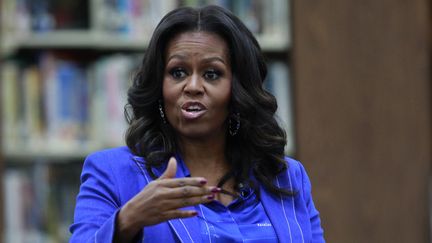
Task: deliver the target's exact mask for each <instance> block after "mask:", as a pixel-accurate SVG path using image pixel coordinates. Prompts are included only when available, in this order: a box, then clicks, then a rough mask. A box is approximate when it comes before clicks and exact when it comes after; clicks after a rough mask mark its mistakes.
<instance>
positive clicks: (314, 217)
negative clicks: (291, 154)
mask: <svg viewBox="0 0 432 243" xmlns="http://www.w3.org/2000/svg"><path fill="white" fill-rule="evenodd" d="M299 165H300V170H301V174H302V183H303V197H304V200H305V202H306V206H307V210H308V212H309V218H310V223H311V231H312V242H313V243H321V242H325V240H324V231H323V229H322V227H321V220H320V216H319V212H318V210H317V209H316V208H315V205H314V202H313V200H312V185H311V182H310V180H309V177H308V175H307V173H306V170H305V168H304V167H303V165H302V164H301V163H299Z"/></svg>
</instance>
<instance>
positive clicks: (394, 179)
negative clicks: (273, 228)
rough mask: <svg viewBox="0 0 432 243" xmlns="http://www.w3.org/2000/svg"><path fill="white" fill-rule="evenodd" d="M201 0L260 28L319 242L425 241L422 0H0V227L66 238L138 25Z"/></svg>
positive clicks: (431, 145)
mask: <svg viewBox="0 0 432 243" xmlns="http://www.w3.org/2000/svg"><path fill="white" fill-rule="evenodd" d="M205 4H218V5H221V6H223V7H225V8H228V9H230V10H231V11H232V12H234V13H235V14H236V15H237V16H238V17H240V18H241V19H242V20H243V21H244V23H245V24H246V25H247V26H248V28H249V29H250V30H251V31H252V32H253V33H254V34H255V36H256V37H257V39H258V41H259V42H260V44H261V47H262V49H263V52H264V54H265V57H266V59H267V63H268V65H269V76H268V78H267V80H266V82H265V88H266V89H268V90H269V91H270V92H272V93H273V94H274V95H275V96H276V98H277V100H278V104H279V108H278V111H277V116H278V119H279V121H280V123H281V125H282V126H284V128H285V129H286V131H287V134H288V144H287V146H286V154H287V155H290V156H293V157H295V158H297V159H299V160H301V161H302V162H303V164H304V165H305V167H306V169H307V171H308V173H309V176H310V178H311V181H312V185H313V195H314V200H315V204H316V206H317V208H318V209H319V210H320V212H321V218H322V224H323V227H324V230H325V237H326V240H327V242H336V243H338V242H341V243H344V242H359V243H362V242H376V243H382V242H384V243H385V242H409V243H411V242H431V240H430V239H431V238H430V235H431V234H430V232H431V230H430V227H431V223H430V220H431V217H430V212H431V211H430V208H429V207H430V205H432V204H431V197H432V196H431V195H432V193H431V191H432V188H431V187H430V185H429V184H430V181H431V180H430V164H431V161H432V129H431V128H432V121H431V113H432V106H431V105H432V103H431V101H432V100H431V94H432V87H431V54H432V52H431V47H432V42H431V38H430V37H431V36H430V34H431V30H432V18H431V10H432V6H431V3H430V1H428V0H411V1H407V0H405V1H402V0H401V1H394V0H380V1H376V0H363V1H346V0H345V1H342V0H332V1H324V2H323V1H313V0H291V1H286V0H267V1H265V0H61V1H60V0H56V1H55V0H3V1H0V19H1V21H0V61H1V62H0V64H1V66H0V82H1V83H0V85H1V86H0V96H1V97H0V98H1V99H0V109H1V116H0V124H1V133H0V143H1V150H0V162H1V163H0V178H1V181H2V183H3V186H2V187H1V188H2V190H1V193H0V209H1V210H0V212H1V215H0V216H1V217H0V218H1V219H2V220H1V221H0V232H1V234H2V235H1V237H0V239H2V240H3V242H6V243H9V242H13V243H21V242H67V241H68V239H69V237H70V234H69V232H68V226H69V225H70V224H71V222H72V217H73V210H74V205H75V197H76V194H77V192H78V190H79V175H80V171H81V168H82V163H83V161H84V158H85V156H86V155H87V154H89V153H91V152H92V151H95V150H98V149H102V148H108V147H114V146H122V145H124V141H123V140H124V139H123V136H124V131H125V129H126V127H127V125H126V122H125V120H124V118H123V106H124V104H125V102H126V90H127V88H128V86H129V85H130V82H131V79H132V77H133V74H134V72H135V71H136V68H137V67H138V66H139V64H140V61H141V58H142V56H143V53H144V52H145V49H146V46H147V44H148V41H149V38H150V36H151V32H152V30H153V29H154V27H155V25H156V24H157V23H158V22H159V20H160V19H161V17H162V16H163V15H165V14H166V13H167V12H168V11H170V10H172V9H174V8H176V7H178V6H185V5H188V6H201V5H205Z"/></svg>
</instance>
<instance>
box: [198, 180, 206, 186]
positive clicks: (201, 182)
mask: <svg viewBox="0 0 432 243" xmlns="http://www.w3.org/2000/svg"><path fill="white" fill-rule="evenodd" d="M199 183H200V184H201V185H205V184H206V183H207V180H206V179H201V180H200V182H199Z"/></svg>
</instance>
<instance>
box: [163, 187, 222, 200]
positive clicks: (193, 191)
mask: <svg viewBox="0 0 432 243" xmlns="http://www.w3.org/2000/svg"><path fill="white" fill-rule="evenodd" d="M220 191H221V189H220V188H218V187H215V186H212V187H195V186H183V187H177V188H172V189H171V190H169V195H166V196H167V198H170V199H175V198H188V197H197V196H210V195H214V194H215V193H219V192H220Z"/></svg>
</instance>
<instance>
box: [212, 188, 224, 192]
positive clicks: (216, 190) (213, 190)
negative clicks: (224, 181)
mask: <svg viewBox="0 0 432 243" xmlns="http://www.w3.org/2000/svg"><path fill="white" fill-rule="evenodd" d="M221 190H222V189H220V188H219V187H215V188H213V189H211V192H220V191H221Z"/></svg>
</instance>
